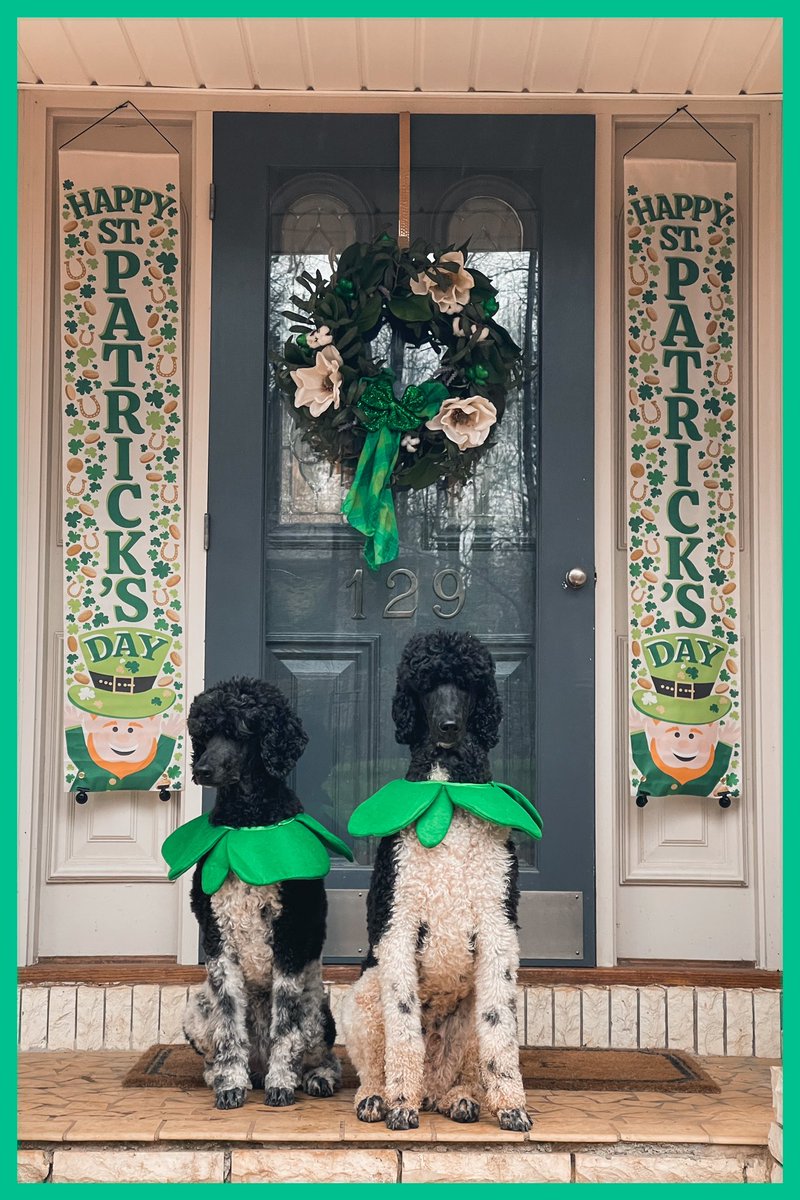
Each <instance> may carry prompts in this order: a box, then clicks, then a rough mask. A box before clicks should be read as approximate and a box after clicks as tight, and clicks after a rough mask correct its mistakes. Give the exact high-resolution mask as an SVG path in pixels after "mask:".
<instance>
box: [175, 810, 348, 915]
mask: <svg viewBox="0 0 800 1200" xmlns="http://www.w3.org/2000/svg"><path fill="white" fill-rule="evenodd" d="M331 851H333V852H334V853H336V854H341V855H343V856H344V857H345V858H347V859H349V861H350V862H352V861H353V854H352V851H351V850H350V847H349V846H347V845H345V843H344V842H342V841H340V840H339V838H338V837H336V836H335V835H334V834H332V833H331V832H330V830H328V829H326V828H325V826H324V825H321V824H320V823H319V821H316V820H315V819H314V817H312V816H310V815H309V814H308V813H298V814H297V815H296V816H294V817H289V818H288V819H287V820H285V821H278V822H277V824H275V825H251V826H248V827H246V828H245V829H232V828H231V826H230V825H212V824H211V822H210V820H209V814H208V813H203V815H202V816H201V817H195V818H194V820H193V821H187V822H186V824H185V825H180V826H178V828H177V829H176V830H175V831H174V833H171V834H170V835H169V837H168V838H167V840H166V841H165V842H164V845H163V846H162V847H161V853H162V854H163V856H164V858H165V859H166V861H167V863H168V864H169V868H170V871H169V878H170V879H177V878H178V876H179V875H183V873H184V871H188V870H189V868H190V867H193V866H194V865H195V863H197V862H199V861H200V859H201V858H202V857H203V856H204V855H206V854H207V855H208V858H206V861H205V862H204V863H203V871H202V875H201V885H202V888H203V891H204V892H205V893H206V895H207V896H212V895H213V894H214V892H217V891H219V889H220V888H221V887H222V885H223V883H224V882H225V880H226V879H227V877H228V872H232V873H233V874H234V875H237V876H238V877H239V879H241V880H242V881H243V882H244V883H250V884H253V885H254V886H258V887H262V886H266V885H267V884H271V883H281V882H282V881H283V880H284V879H321V878H322V877H323V876H324V875H327V874H328V872H329V871H330V869H331V860H330V854H331Z"/></svg>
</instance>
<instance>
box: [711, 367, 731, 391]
mask: <svg viewBox="0 0 800 1200" xmlns="http://www.w3.org/2000/svg"><path fill="white" fill-rule="evenodd" d="M722 370H725V371H727V373H728V374H727V377H726V378H725V379H720V377H719V373H720V371H722ZM732 379H733V367H732V366H731V364H730V363H717V365H716V366H715V367H714V383H718V384H719V385H720V387H727V386H728V384H729V383H730V381H731V380H732Z"/></svg>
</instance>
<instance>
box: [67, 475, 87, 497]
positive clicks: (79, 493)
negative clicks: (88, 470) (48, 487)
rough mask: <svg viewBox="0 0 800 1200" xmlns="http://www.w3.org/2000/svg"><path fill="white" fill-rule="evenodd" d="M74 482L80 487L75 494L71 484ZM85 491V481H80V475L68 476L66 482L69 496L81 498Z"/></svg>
mask: <svg viewBox="0 0 800 1200" xmlns="http://www.w3.org/2000/svg"><path fill="white" fill-rule="evenodd" d="M76 481H77V482H78V483H79V484H80V485H81V486H80V487H79V488H78V490H77V492H76V491H75V488H74V487H73V484H74V483H75V482H76ZM85 490H86V480H85V479H82V478H81V476H80V475H70V477H69V480H68V482H67V491H68V492H69V494H70V496H82V495H83V493H84V491H85Z"/></svg>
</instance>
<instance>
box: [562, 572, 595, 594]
mask: <svg viewBox="0 0 800 1200" xmlns="http://www.w3.org/2000/svg"><path fill="white" fill-rule="evenodd" d="M588 578H589V576H588V575H587V574H586V572H585V571H584V569H583V567H572V568H571V569H570V570H569V571H567V573H566V575H565V576H564V583H563V586H564V587H565V588H572V589H573V591H577V590H578V588H582V587H583V586H584V584H585V583H586V581H587V579H588Z"/></svg>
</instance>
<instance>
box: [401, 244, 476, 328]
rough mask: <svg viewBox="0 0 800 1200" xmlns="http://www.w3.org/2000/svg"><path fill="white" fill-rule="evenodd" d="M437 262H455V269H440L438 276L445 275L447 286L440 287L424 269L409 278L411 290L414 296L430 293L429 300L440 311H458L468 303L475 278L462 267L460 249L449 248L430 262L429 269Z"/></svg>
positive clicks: (450, 312)
mask: <svg viewBox="0 0 800 1200" xmlns="http://www.w3.org/2000/svg"><path fill="white" fill-rule="evenodd" d="M439 263H455V264H456V266H457V267H458V270H457V271H447V270H442V271H440V272H438V274H439V276H440V278H441V277H442V276H446V277H447V281H448V282H447V287H441V286H440V285H439V283H437V282H436V280H435V279H431V277H430V275H428V274H426V272H425V271H421V272H420V274H419V275H418V277H417V278H416V279H412V280H411V285H410V286H411V291H412V292H413V293H414V295H415V296H426V295H428V294H429V293H430V297H431V300H433V302H434V304H436V305H438V307H439V310H440V312H443V313H447V314H448V315H449V314H452V313H460V312H461V310H462V308H463V307H464V305H465V304H469V294H470V292H471V291H472V289H473V287H474V286H475V280H474V279H473V278H472V276H471V275H470V273H469V271H467V270H465V269H464V255H463V253H462V251H461V250H451V251H450V253H449V254H443V255H442V257H441V258H440V259H437V261H436V262H435V263H432V264H431V268H430V269H431V270H433V269H434V268H436V267H437V266H438V265H439Z"/></svg>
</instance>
